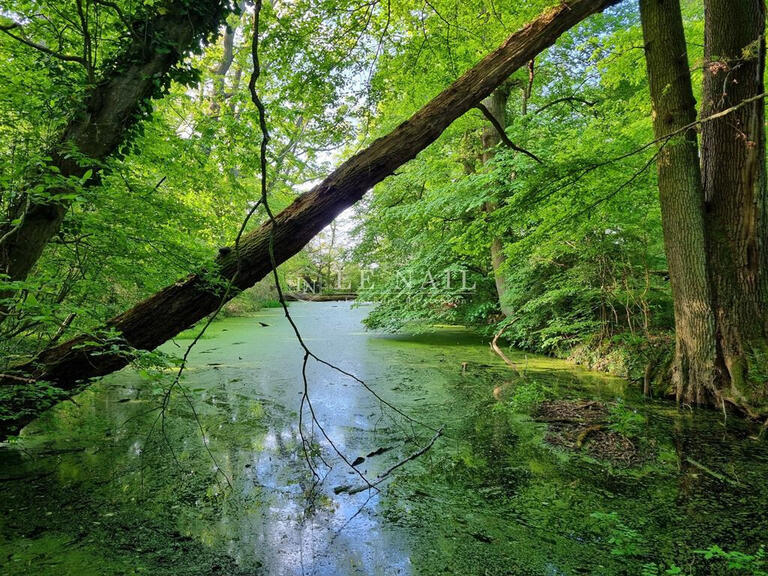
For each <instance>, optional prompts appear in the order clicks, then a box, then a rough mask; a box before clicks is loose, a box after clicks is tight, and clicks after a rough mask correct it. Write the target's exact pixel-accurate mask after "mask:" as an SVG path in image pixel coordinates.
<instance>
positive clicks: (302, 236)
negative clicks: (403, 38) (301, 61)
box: [0, 0, 618, 440]
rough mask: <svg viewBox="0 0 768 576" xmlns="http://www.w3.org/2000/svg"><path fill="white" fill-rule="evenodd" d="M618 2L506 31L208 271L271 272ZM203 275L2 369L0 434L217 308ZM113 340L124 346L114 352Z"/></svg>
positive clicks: (576, 5) (227, 276)
mask: <svg viewBox="0 0 768 576" xmlns="http://www.w3.org/2000/svg"><path fill="white" fill-rule="evenodd" d="M617 1H618V0H574V1H573V2H569V3H567V4H561V5H559V6H557V7H555V8H553V9H551V10H548V11H546V12H545V13H544V14H542V15H541V16H539V17H538V18H537V19H536V20H534V21H532V22H531V23H529V24H528V25H527V26H526V27H524V28H523V29H521V30H519V31H518V32H516V33H514V34H512V36H510V37H509V38H508V39H507V40H506V41H505V42H504V44H502V46H501V47H500V48H499V49H498V50H496V51H495V52H493V53H491V54H490V55H488V56H487V57H485V58H484V59H483V60H482V61H481V62H479V63H478V64H477V65H475V66H474V67H473V68H471V69H470V70H468V71H467V72H466V73H465V74H464V75H463V76H462V77H461V78H459V79H458V80H457V81H456V82H454V83H453V84H452V85H451V86H449V87H448V88H447V89H446V90H444V91H443V92H442V93H440V94H439V95H438V96H437V97H435V98H434V99H433V100H431V101H430V102H429V103H428V104H427V105H426V106H424V107H423V108H422V109H421V110H419V111H418V112H416V113H415V114H414V115H413V116H412V117H411V118H410V119H409V120H407V121H406V122H403V123H402V124H401V125H400V126H398V127H397V128H396V129H395V130H394V131H392V132H391V133H390V134H388V135H387V136H384V137H382V138H379V139H378V140H376V141H374V142H373V143H372V144H371V145H370V146H369V147H368V148H366V149H365V150H363V151H361V152H359V153H358V154H356V155H355V156H353V157H352V158H350V159H349V160H347V161H346V162H344V163H343V164H342V165H341V166H339V167H338V168H337V169H336V170H335V171H334V172H333V173H332V174H331V175H330V176H328V177H327V178H326V179H325V180H323V181H322V182H321V183H320V184H318V185H317V186H316V187H315V188H313V189H312V190H310V191H309V192H307V193H305V194H303V195H301V196H300V197H299V198H297V199H296V201H294V202H293V204H291V205H290V206H289V207H288V208H286V209H285V210H283V211H282V212H281V213H280V214H278V215H277V216H276V225H275V226H274V228H273V226H272V224H271V223H269V222H268V223H265V224H264V225H262V226H261V227H259V228H257V229H256V230H254V231H252V232H250V233H249V234H247V235H246V236H245V237H243V238H242V239H241V242H240V245H239V250H238V251H237V252H236V251H235V250H230V251H229V252H226V253H223V254H222V255H221V256H220V257H219V258H218V259H217V261H216V270H215V272H216V275H217V276H215V277H214V279H218V280H224V281H226V280H232V279H234V282H233V284H234V287H235V288H236V289H237V290H235V291H233V292H231V293H230V294H229V296H230V297H232V296H234V295H235V293H236V292H237V291H238V290H244V289H246V288H249V287H250V286H253V285H254V284H255V283H256V282H257V281H259V280H260V279H262V278H263V277H264V276H265V275H267V274H268V273H269V272H270V271H271V270H272V263H271V257H270V245H273V246H274V249H273V255H274V258H275V262H276V263H277V264H280V263H282V262H285V261H286V260H287V259H288V258H290V257H291V256H293V255H294V254H296V253H297V252H298V251H299V250H301V248H303V247H304V245H306V243H307V242H309V241H310V240H311V239H312V238H313V237H314V236H315V235H316V234H318V233H319V232H320V231H321V230H322V229H323V228H324V227H325V226H327V225H328V224H329V223H330V222H331V221H332V220H333V219H334V218H335V217H336V216H337V215H338V214H339V213H341V212H342V211H343V210H344V209H345V208H347V207H349V206H351V205H352V204H354V203H355V202H357V201H358V200H359V199H360V198H362V196H363V195H364V194H365V193H366V191H367V190H369V189H370V188H371V187H372V186H374V185H375V184H377V183H378V182H381V181H382V180H383V179H384V178H386V177H387V176H389V175H390V174H392V172H393V171H394V170H396V169H397V168H398V167H399V166H401V165H403V164H404V163H405V162H407V161H408V160H410V159H412V158H414V157H415V156H416V155H417V154H418V153H419V152H420V151H421V150H423V149H424V148H426V147H427V146H428V145H429V144H431V143H432V142H433V141H434V140H435V139H437V137H438V136H440V134H441V133H442V132H443V130H445V129H446V128H447V127H448V126H449V125H450V124H451V123H452V122H453V121H454V120H456V119H457V118H458V117H460V116H461V115H463V114H465V113H466V112H467V111H469V110H470V109H472V108H473V107H474V106H476V105H477V103H478V102H480V101H481V100H482V99H483V98H486V97H487V96H488V95H489V94H490V93H491V92H493V90H494V89H496V87H498V86H499V85H500V84H501V83H502V82H504V80H506V78H507V77H509V75H510V74H512V73H513V72H514V71H515V70H516V69H517V68H519V67H520V66H523V65H525V63H527V62H528V61H530V60H532V59H533V58H534V57H535V56H536V55H537V54H538V53H540V52H541V51H542V50H544V49H545V48H547V47H549V46H551V45H552V44H553V43H554V42H555V41H556V40H557V38H558V37H559V36H560V35H561V34H562V33H564V32H566V31H567V30H569V29H571V28H572V27H573V26H575V25H576V24H578V23H579V22H581V21H582V20H584V19H585V18H586V17H588V16H589V15H591V14H594V13H596V12H599V11H601V10H603V9H605V8H606V7H608V6H611V5H613V4H616V3H617ZM237 253H239V257H240V266H238V262H237V257H236V254H237ZM238 269H239V270H240V273H239V274H238V273H237V271H238ZM211 280H212V278H211V275H210V274H192V275H190V276H188V277H187V278H184V279H181V280H179V281H178V282H176V283H175V284H173V285H171V286H168V287H166V288H164V289H163V290H161V291H160V292H158V293H157V294H155V295H154V296H151V297H149V298H147V299H146V300H144V301H143V302H140V303H139V304H137V305H136V306H135V307H134V308H132V309H130V310H128V311H127V312H125V313H123V314H121V315H120V316H117V317H116V318H113V319H112V320H111V321H110V322H109V323H108V324H107V326H106V327H105V328H107V329H113V330H115V331H116V333H117V334H118V335H119V338H118V340H117V342H115V341H107V342H103V343H94V339H95V337H94V336H92V335H83V336H79V337H77V338H74V339H73V340H70V341H68V342H64V343H62V344H60V345H58V346H56V347H55V348H51V349H49V350H46V351H44V352H43V353H41V354H40V355H39V356H38V357H37V358H35V359H34V360H33V361H32V362H30V363H28V364H26V365H24V366H20V367H18V369H17V370H16V374H13V375H5V376H4V377H2V378H1V379H0V402H1V403H2V408H3V410H2V414H3V415H4V418H2V419H1V420H0V440H1V439H3V438H5V437H6V436H8V435H9V434H13V433H17V432H18V430H19V429H20V427H21V426H23V425H24V424H26V423H28V422H30V421H31V420H32V419H34V418H35V417H36V415H37V414H39V413H40V412H42V411H43V410H45V408H46V407H47V406H46V403H45V402H41V400H40V397H39V395H37V394H35V392H36V387H37V384H36V383H38V382H49V383H50V384H51V385H52V386H53V390H54V392H55V391H58V392H59V394H58V395H57V397H56V398H52V399H51V400H50V401H49V402H48V403H47V404H52V403H54V402H55V401H58V400H60V399H61V398H64V397H68V396H71V395H73V394H75V393H77V392H78V391H80V390H81V389H82V388H83V387H84V386H85V385H86V384H87V380H88V379H89V378H93V377H95V376H102V375H104V374H108V373H110V372H113V371H115V370H118V369H120V368H122V367H123V366H125V365H126V364H128V362H129V361H130V359H131V354H130V348H138V349H144V350H152V349H154V348H156V347H157V346H159V345H160V344H162V343H163V342H165V341H166V340H168V339H170V338H172V337H173V336H175V335H176V334H178V333H179V332H181V331H182V330H184V329H185V328H188V327H189V326H191V325H192V324H194V323H195V322H197V321H198V320H200V319H202V318H204V317H205V316H207V315H208V314H210V313H212V312H213V311H214V310H216V308H217V307H218V306H219V304H220V302H221V299H222V297H223V294H222V290H221V287H220V286H219V289H216V288H215V287H213V286H212V282H211ZM116 344H119V346H120V347H121V348H122V349H121V350H116V349H115V346H114V345H116ZM19 378H27V379H29V380H30V381H29V382H23V381H22V380H19ZM49 391H50V389H49ZM49 397H50V394H49Z"/></svg>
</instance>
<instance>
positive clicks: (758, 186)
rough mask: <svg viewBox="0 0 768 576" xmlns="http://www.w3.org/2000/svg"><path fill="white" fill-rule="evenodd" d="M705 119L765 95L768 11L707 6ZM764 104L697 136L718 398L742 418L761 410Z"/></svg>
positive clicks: (765, 280) (766, 301) (767, 282)
mask: <svg viewBox="0 0 768 576" xmlns="http://www.w3.org/2000/svg"><path fill="white" fill-rule="evenodd" d="M704 5H705V15H706V18H705V20H706V23H705V66H704V92H703V107H702V116H703V117H707V116H710V115H712V114H716V113H717V112H720V111H722V110H725V109H728V108H731V107H734V106H739V105H740V103H742V102H743V101H744V100H746V99H749V98H751V97H754V96H758V95H760V94H762V93H763V92H764V90H765V85H764V70H765V3H764V1H763V0H706V1H705V2H704ZM765 153H766V150H765V102H764V101H763V100H757V101H755V102H754V103H751V104H747V105H744V106H743V107H741V108H739V109H738V110H736V111H735V112H733V113H731V114H729V115H727V116H725V117H723V118H720V119H717V120H714V121H712V122H707V123H705V124H704V125H703V126H702V157H703V163H702V167H703V187H704V198H705V222H706V229H707V241H708V242H707V255H708V260H709V273H710V277H711V285H712V290H713V297H714V308H715V315H716V321H717V350H718V357H719V365H720V369H721V370H722V371H723V375H724V378H723V387H722V395H723V397H724V398H725V399H726V400H730V401H732V402H734V403H736V404H739V405H740V406H742V407H744V408H745V409H746V410H747V411H752V412H755V413H758V412H764V408H765V407H766V405H767V404H768V402H767V401H766V400H767V398H766V394H767V391H768V381H767V380H768V375H767V374H766V373H767V372H768V222H766V217H768V197H767V196H766V183H765Z"/></svg>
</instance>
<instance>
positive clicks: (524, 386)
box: [509, 379, 548, 414]
mask: <svg viewBox="0 0 768 576" xmlns="http://www.w3.org/2000/svg"><path fill="white" fill-rule="evenodd" d="M547 393H548V389H547V388H546V387H545V386H544V385H543V384H540V383H539V382H537V381H535V380H527V379H525V380H521V381H520V382H518V383H517V385H516V386H515V389H514V392H513V394H512V398H511V399H510V400H509V406H510V408H511V409H512V411H513V412H518V413H527V414H530V413H531V412H533V411H534V410H535V409H536V408H537V407H538V406H539V405H540V404H541V403H542V402H543V401H544V400H545V399H546V398H547Z"/></svg>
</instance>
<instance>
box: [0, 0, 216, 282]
mask: <svg viewBox="0 0 768 576" xmlns="http://www.w3.org/2000/svg"><path fill="white" fill-rule="evenodd" d="M162 8H163V9H162V10H158V11H157V12H156V13H154V15H152V16H151V17H150V18H147V16H146V15H145V14H142V15H141V16H139V17H137V19H136V20H135V21H134V22H133V25H132V29H131V30H130V33H131V40H130V41H129V43H128V45H127V46H126V48H125V49H124V50H123V51H122V52H121V53H120V54H119V55H118V56H117V57H116V58H115V59H114V60H113V61H112V62H110V63H109V64H108V65H107V66H106V68H107V69H106V72H105V75H104V78H103V79H102V80H101V81H100V82H98V83H97V84H96V85H95V86H94V88H93V89H92V90H91V91H90V93H89V95H88V97H87V101H86V103H85V106H84V108H83V110H81V111H80V112H79V113H77V114H75V115H74V116H73V118H72V120H71V121H70V122H69V124H68V125H67V126H66V128H65V129H64V131H63V132H62V134H61V136H60V138H59V140H58V141H57V142H56V144H55V145H54V146H53V148H52V150H51V152H50V156H51V161H50V163H49V166H48V169H47V170H46V171H50V170H51V169H55V170H57V171H58V172H59V173H60V175H61V176H62V177H64V178H69V177H74V178H78V179H82V178H83V177H84V176H85V175H86V174H87V173H88V172H89V171H91V174H92V175H91V176H90V178H89V179H88V182H87V183H86V185H95V184H97V183H98V178H97V173H98V171H99V167H100V164H101V162H102V161H103V160H104V159H106V158H107V157H108V156H110V155H111V154H113V153H114V152H116V151H117V150H118V148H119V147H120V146H121V145H123V144H124V143H125V142H126V141H127V140H128V138H129V136H130V134H131V132H132V129H133V127H134V126H135V125H136V124H137V122H139V121H140V120H141V119H142V118H143V117H144V116H145V115H146V113H147V110H148V109H149V105H148V100H149V99H151V98H152V97H155V96H159V95H161V94H162V93H163V92H164V91H165V89H166V88H167V86H168V84H169V83H170V79H171V75H172V72H173V71H174V69H175V67H176V66H177V65H178V64H179V62H180V61H181V60H182V59H183V58H184V57H185V55H186V54H188V53H189V52H193V51H195V50H199V48H200V45H201V43H202V42H204V41H207V40H209V39H210V38H211V36H213V35H215V34H216V33H217V32H218V29H219V26H220V24H221V23H222V22H223V20H224V17H225V16H226V14H227V13H228V10H229V1H228V0H204V1H201V2H195V3H194V8H190V3H189V2H187V1H186V0H169V1H168V2H166V3H165V4H164V5H163V6H162ZM73 150H74V151H75V152H76V154H77V155H78V156H81V157H83V158H85V159H86V160H85V161H83V160H80V161H78V160H77V159H76V158H75V156H74V155H73V154H72V151H73ZM39 177H40V175H38V176H37V178H39ZM31 179H32V181H31V182H29V188H31V187H33V186H34V185H35V183H36V182H35V181H34V180H35V176H34V175H32V176H31ZM67 192H71V190H68V189H67V188H66V187H61V188H55V189H49V190H47V191H46V194H45V196H46V197H45V198H44V199H40V198H36V197H33V196H31V195H29V194H28V193H26V192H25V193H22V194H20V195H19V197H18V198H16V199H15V201H14V202H13V208H12V211H11V214H9V218H8V220H7V221H6V222H5V223H4V224H3V225H2V226H0V238H2V240H1V241H0V273H4V274H7V275H8V277H9V278H10V280H23V279H25V278H26V277H27V275H28V274H29V272H30V270H31V269H32V267H33V266H34V265H35V263H36V262H37V260H38V259H39V258H40V255H41V254H42V252H43V249H44V248H45V246H46V244H47V243H48V241H49V240H50V239H51V238H52V237H53V236H54V235H55V234H56V233H57V232H58V230H59V227H60V225H61V223H62V221H63V219H64V216H65V215H66V213H67V210H68V209H69V205H70V200H68V199H66V198H65V197H63V195H64V194H66V193H67Z"/></svg>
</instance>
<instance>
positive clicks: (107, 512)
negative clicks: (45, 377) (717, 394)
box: [0, 302, 768, 575]
mask: <svg viewBox="0 0 768 576" xmlns="http://www.w3.org/2000/svg"><path fill="white" fill-rule="evenodd" d="M291 313H292V315H293V317H294V318H295V320H296V323H297V325H298V327H299V329H300V330H301V332H302V334H303V336H304V339H305V341H306V343H307V345H308V346H309V347H310V348H311V350H312V351H313V352H314V353H315V354H317V355H318V356H319V357H320V358H323V359H325V360H328V361H330V362H333V363H334V364H336V365H337V366H338V367H340V368H341V369H343V370H344V371H347V372H350V373H354V374H355V375H356V376H357V377H358V378H360V379H362V380H363V381H365V382H366V384H367V385H368V386H369V387H370V388H371V389H372V390H374V391H376V393H377V394H378V395H380V396H381V398H384V399H385V400H386V401H387V402H390V403H392V404H393V405H395V406H397V408H398V410H400V411H402V412H403V413H406V414H408V415H410V416H411V417H412V418H413V419H415V420H416V421H417V422H414V421H413V420H409V419H406V418H404V417H403V416H402V415H401V414H399V413H398V412H396V411H393V410H392V409H391V408H389V407H388V406H386V405H385V404H383V403H382V402H381V401H380V400H379V399H377V398H376V397H375V396H374V395H373V394H372V393H371V392H369V391H368V390H367V389H366V388H365V387H363V386H362V385H361V384H360V383H358V382H357V381H355V380H354V379H351V378H349V377H347V376H345V375H344V374H342V373H340V372H338V371H336V370H333V369H331V368H330V367H328V366H324V365H322V364H319V363H318V362H316V361H314V360H312V359H310V360H309V362H308V364H307V368H306V374H307V382H308V391H309V396H310V400H311V404H312V408H313V410H314V414H315V417H316V421H315V422H313V421H312V418H311V415H310V414H309V412H308V411H306V410H305V412H304V417H303V425H304V437H305V439H306V440H307V444H306V451H305V450H304V449H303V448H302V440H301V436H300V434H299V428H298V424H299V408H300V405H301V399H302V392H303V388H304V384H303V381H302V377H301V371H302V359H303V352H302V350H301V348H300V347H299V345H298V344H297V342H296V339H295V336H294V335H293V332H292V330H291V328H290V326H289V325H288V324H287V322H286V321H285V319H284V318H283V316H282V311H280V310H266V311H264V312H262V313H260V314H259V315H258V316H256V317H249V318H230V319H226V320H223V321H221V322H218V323H216V324H215V325H214V326H213V327H212V328H211V330H210V334H209V335H208V336H207V337H206V338H204V339H202V340H200V342H199V343H198V344H197V346H196V347H195V348H194V350H193V352H192V354H191V355H190V363H189V366H188V369H187V371H186V372H185V377H184V379H183V381H182V382H183V385H184V387H183V389H182V388H176V389H175V390H174V391H173V393H172V395H171V400H170V404H169V406H168V409H167V410H166V411H165V413H164V417H162V416H161V413H160V411H159V410H158V407H159V406H160V405H161V402H162V399H163V395H164V392H165V390H167V387H168V385H169V383H170V381H171V380H172V372H171V370H168V371H167V373H166V374H165V375H164V377H163V378H159V379H158V378H156V377H152V375H151V374H149V375H146V374H145V375H142V374H141V373H140V371H137V370H136V369H132V370H125V371H123V372H121V373H120V374H117V375H114V376H112V377H109V378H106V379H104V380H103V381H101V382H99V383H97V384H95V385H93V386H91V387H90V388H89V389H88V390H87V391H86V392H84V393H83V394H81V395H80V396H78V397H77V398H76V399H75V402H71V403H66V404H64V405H61V406H59V407H57V408H56V409H55V410H52V411H50V412H49V413H47V414H46V415H45V416H44V417H43V418H41V419H40V420H38V421H37V422H35V423H33V424H32V425H30V426H29V427H28V428H27V429H26V430H25V431H24V433H23V435H22V437H21V438H20V439H19V440H18V441H17V442H15V443H13V444H11V445H6V446H3V447H0V487H2V498H0V573H2V574H8V575H10V574H34V575H43V574H51V575H53V574H55V575H62V574H78V575H79V574H104V575H111V574H153V575H155V574H286V575H293V574H318V575H335V574H339V575H347V574H381V575H389V574H467V575H469V574H483V575H484V574H537V575H538V574H552V575H555V574H640V573H641V572H642V570H643V566H645V569H646V570H652V569H653V570H656V571H657V572H656V573H664V569H666V568H668V567H670V566H671V565H672V564H675V565H676V566H678V567H679V568H680V569H681V570H682V572H681V573H685V574H718V573H730V572H727V571H726V563H724V562H718V561H709V560H706V559H705V558H704V556H703V555H702V554H700V553H697V552H695V551H696V550H698V549H703V548H707V547H709V546H711V545H715V544H717V545H720V546H722V547H723V548H725V549H728V550H740V551H742V552H745V553H750V554H754V553H755V552H756V551H757V550H758V548H759V546H760V544H761V543H764V542H765V541H766V540H767V539H768V538H767V537H766V534H768V532H766V530H768V506H766V504H768V482H766V480H767V479H768V476H767V474H768V448H767V447H766V442H765V440H763V439H761V438H758V437H757V432H758V430H755V429H753V428H751V427H749V426H747V425H746V424H745V423H743V422H740V421H738V420H736V419H734V418H729V419H728V420H727V421H725V422H723V418H722V415H721V414H718V413H716V412H707V411H701V412H699V411H696V412H692V411H690V410H685V411H683V412H678V411H677V410H676V409H675V407H674V406H673V405H671V404H669V403H665V402H654V401H647V400H644V399H642V398H641V397H639V396H638V395H637V393H636V392H635V391H634V388H632V389H630V387H629V385H628V384H627V383H626V382H624V381H623V380H620V379H616V378H608V377H604V376H600V375H596V374H591V373H588V372H585V371H582V370H579V369H578V368H575V367H573V366H571V365H568V364H566V363H563V362H560V361H557V360H551V359H546V358H540V357H534V356H530V355H526V354H524V353H512V354H511V357H512V359H513V360H515V361H516V362H518V363H519V365H520V366H521V369H522V371H523V373H524V377H523V378H520V376H518V375H517V374H516V373H515V371H513V370H511V369H510V368H508V367H507V366H505V365H504V364H503V363H502V362H501V361H500V360H499V359H498V358H497V357H496V356H495V355H494V354H493V353H492V352H491V351H490V349H489V347H488V345H487V343H483V342H482V341H480V340H479V339H478V338H476V337H474V336H472V335H471V334H469V333H467V332H464V331H461V330H457V329H447V328H446V329H441V330H438V331H437V332H435V333H433V334H427V335H421V336H382V335H376V334H371V333H367V332H365V331H364V329H363V328H362V326H361V320H362V319H363V318H364V317H365V314H366V313H367V309H366V307H365V306H361V307H359V308H355V307H353V306H351V305H350V304H349V303H335V302H328V303H296V304H294V305H292V306H291ZM189 342H190V341H189V340H177V341H176V342H175V343H171V344H168V345H166V346H165V348H164V351H165V352H167V353H169V354H175V355H177V356H180V355H181V354H182V353H183V351H184V349H185V348H186V347H187V346H188V345H189ZM521 382H522V383H525V385H526V386H527V390H528V392H529V393H530V391H531V390H534V391H536V393H537V394H545V395H547V396H549V397H551V398H587V399H597V400H601V401H604V402H615V401H616V400H617V399H621V400H622V404H621V406H623V408H622V410H623V411H624V413H625V414H630V415H632V414H634V413H635V412H636V413H637V414H639V415H640V416H641V417H640V418H639V421H640V422H641V425H640V428H639V432H636V434H637V437H636V438H634V439H633V442H635V443H636V444H638V445H640V444H641V445H642V446H643V453H644V454H645V457H644V458H643V459H642V460H641V461H639V462H636V463H634V464H633V465H621V464H617V463H615V462H614V463H611V462H608V461H602V460H599V459H595V458H593V457H591V456H589V453H588V452H587V451H568V450H565V449H563V448H558V447H554V446H552V445H551V444H549V443H547V442H546V441H545V437H546V436H547V433H548V432H547V430H548V429H547V424H546V423H543V422H539V421H536V420H535V419H534V418H532V417H531V416H530V415H526V414H524V413H523V414H521V413H518V412H516V411H515V410H513V409H511V408H510V405H511V404H510V402H509V401H508V398H509V397H510V396H511V397H513V398H514V395H515V391H516V389H518V388H519V387H520V386H521ZM494 390H495V391H496V394H495V395H494ZM498 398H501V400H499V399H498ZM637 420H638V418H637V417H634V420H633V422H635V425H636V426H637ZM441 427H442V428H443V432H444V434H443V436H441V437H440V438H438V439H437V441H436V442H435V443H434V445H433V446H432V447H431V449H430V450H428V451H427V452H426V453H424V454H423V455H421V456H419V457H417V458H414V459H413V460H412V461H409V462H408V463H407V464H405V465H404V466H402V467H400V468H398V470H397V471H396V472H395V473H394V474H393V475H392V476H391V477H390V478H389V479H388V480H386V481H385V482H382V483H381V485H380V488H381V491H380V492H375V491H371V490H362V491H360V492H358V493H355V494H350V493H349V492H351V491H354V489H355V488H357V487H362V486H363V485H364V484H363V480H362V479H361V477H360V476H359V475H358V474H357V473H356V472H355V471H354V470H352V469H351V468H350V467H349V466H348V465H347V464H345V462H344V461H343V460H342V458H341V457H340V456H339V455H338V453H337V452H336V450H335V449H337V450H338V452H339V453H341V454H342V455H344V457H345V458H346V459H347V460H348V461H353V460H355V459H357V458H358V457H361V458H364V461H363V462H362V463H361V464H359V466H358V469H359V471H360V472H361V473H362V474H364V475H365V476H366V477H367V478H369V479H374V478H376V477H377V475H378V474H381V473H382V472H383V471H385V470H387V469H388V468H389V467H391V466H392V465H394V464H395V463H397V462H400V461H402V460H404V459H406V458H408V456H409V455H412V454H414V453H415V452H417V451H418V450H420V449H421V448H423V447H425V446H426V445H428V443H429V442H430V440H431V439H432V438H433V436H434V432H433V430H434V429H438V428H441ZM321 428H322V429H321ZM323 431H324V432H325V434H327V437H328V438H325V437H324V435H323ZM329 439H330V441H332V442H333V445H331V442H330V441H329ZM334 446H335V449H334ZM307 459H309V460H310V461H311V462H312V463H313V467H314V469H315V470H316V472H317V474H318V475H319V476H320V480H321V481H317V479H315V478H313V474H312V471H311V469H310V466H309V464H308V462H307ZM334 489H336V490H334ZM339 490H342V491H341V492H340V493H338V494H337V493H336V491H339ZM650 564H655V565H656V568H653V567H652V566H650ZM649 573H654V572H649ZM737 573H738V572H737ZM741 573H744V572H741Z"/></svg>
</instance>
